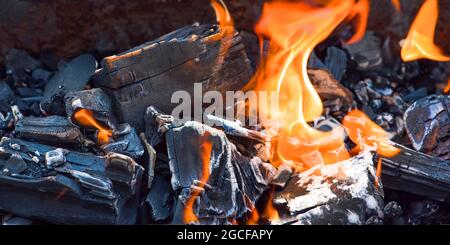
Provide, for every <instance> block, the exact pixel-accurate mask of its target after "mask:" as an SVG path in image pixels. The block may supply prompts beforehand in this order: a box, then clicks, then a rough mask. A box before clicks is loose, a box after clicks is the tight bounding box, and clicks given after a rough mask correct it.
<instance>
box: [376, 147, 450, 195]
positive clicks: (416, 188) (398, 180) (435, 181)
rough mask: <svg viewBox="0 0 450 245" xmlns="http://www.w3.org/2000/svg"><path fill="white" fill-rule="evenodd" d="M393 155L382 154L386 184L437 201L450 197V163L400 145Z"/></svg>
mask: <svg viewBox="0 0 450 245" xmlns="http://www.w3.org/2000/svg"><path fill="white" fill-rule="evenodd" d="M396 147H398V148H400V149H401V151H400V153H399V154H397V155H396V156H394V157H391V158H386V157H381V159H382V164H383V169H382V180H383V185H384V186H385V187H387V188H390V189H394V190H401V191H405V192H408V193H412V194H415V195H420V196H424V197H427V198H430V199H433V200H437V201H447V202H448V201H450V163H449V162H448V161H445V160H442V159H440V158H437V157H433V156H430V155H427V154H424V153H421V152H418V151H414V150H412V149H408V148H406V147H404V146H401V145H396Z"/></svg>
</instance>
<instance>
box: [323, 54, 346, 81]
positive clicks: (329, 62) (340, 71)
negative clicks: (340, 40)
mask: <svg viewBox="0 0 450 245" xmlns="http://www.w3.org/2000/svg"><path fill="white" fill-rule="evenodd" d="M325 66H326V67H327V68H328V70H329V71H330V73H331V74H333V76H334V78H336V80H338V81H341V80H342V77H343V76H344V74H345V71H346V69H347V53H346V52H345V51H344V50H342V49H340V48H336V47H329V48H327V56H325Z"/></svg>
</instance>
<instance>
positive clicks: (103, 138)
mask: <svg viewBox="0 0 450 245" xmlns="http://www.w3.org/2000/svg"><path fill="white" fill-rule="evenodd" d="M73 116H74V119H75V121H76V122H78V123H79V124H80V125H81V126H84V127H92V128H96V129H98V135H97V137H98V142H99V143H100V144H107V143H109V142H110V139H111V137H112V130H110V129H107V128H105V127H103V126H102V125H100V124H99V123H98V122H97V121H96V120H95V118H94V113H92V111H90V110H88V109H79V110H77V111H76V112H75V113H74V114H73Z"/></svg>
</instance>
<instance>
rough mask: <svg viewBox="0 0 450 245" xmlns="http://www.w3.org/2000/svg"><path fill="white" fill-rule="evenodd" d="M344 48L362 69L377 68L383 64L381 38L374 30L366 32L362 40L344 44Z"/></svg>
mask: <svg viewBox="0 0 450 245" xmlns="http://www.w3.org/2000/svg"><path fill="white" fill-rule="evenodd" d="M344 49H345V50H347V52H348V53H349V55H350V59H351V61H353V62H354V63H355V66H356V68H357V69H358V70H360V71H370V70H377V69H379V68H381V66H382V65H383V58H382V55H381V40H380V39H379V38H378V37H377V36H375V34H374V33H373V32H370V31H369V32H366V34H365V35H364V38H363V39H362V40H361V41H359V42H357V43H354V44H351V45H344Z"/></svg>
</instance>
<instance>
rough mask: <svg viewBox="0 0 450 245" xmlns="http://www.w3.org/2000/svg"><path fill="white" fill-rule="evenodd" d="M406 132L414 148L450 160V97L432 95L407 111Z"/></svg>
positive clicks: (405, 117) (405, 116) (405, 119)
mask: <svg viewBox="0 0 450 245" xmlns="http://www.w3.org/2000/svg"><path fill="white" fill-rule="evenodd" d="M404 121H405V125H406V132H407V133H408V136H409V139H410V140H411V142H412V145H413V147H414V149H416V150H418V151H421V152H425V153H427V154H430V155H433V156H436V157H441V158H443V159H445V160H450V147H449V146H450V97H449V96H446V95H440V96H438V95H430V96H428V97H425V98H422V99H420V100H417V101H416V102H414V103H413V104H412V105H411V106H410V107H409V108H408V109H407V110H406V112H405V114H404Z"/></svg>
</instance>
